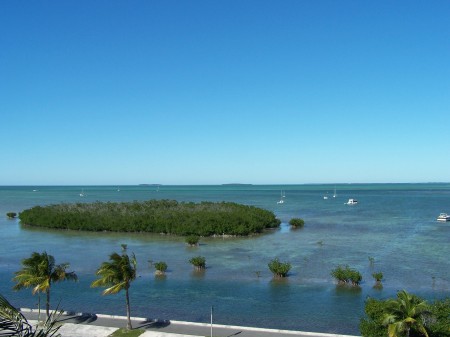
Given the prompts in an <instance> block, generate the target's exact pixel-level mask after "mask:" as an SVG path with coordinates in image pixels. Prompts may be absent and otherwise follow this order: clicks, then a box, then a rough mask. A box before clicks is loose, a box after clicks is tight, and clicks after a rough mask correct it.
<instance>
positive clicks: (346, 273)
mask: <svg viewBox="0 0 450 337" xmlns="http://www.w3.org/2000/svg"><path fill="white" fill-rule="evenodd" d="M331 276H333V277H334V278H335V279H336V280H337V281H338V284H339V285H345V284H351V285H352V286H355V287H357V286H359V284H360V283H361V281H362V275H361V273H360V272H359V271H357V270H356V269H352V268H350V267H349V266H347V265H345V266H337V267H336V268H335V269H333V270H332V271H331Z"/></svg>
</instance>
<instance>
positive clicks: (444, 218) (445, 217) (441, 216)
mask: <svg viewBox="0 0 450 337" xmlns="http://www.w3.org/2000/svg"><path fill="white" fill-rule="evenodd" d="M436 220H437V221H450V215H448V214H447V213H441V214H439V216H438V217H437V219H436Z"/></svg>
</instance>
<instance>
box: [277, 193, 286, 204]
mask: <svg viewBox="0 0 450 337" xmlns="http://www.w3.org/2000/svg"><path fill="white" fill-rule="evenodd" d="M280 193H281V198H280V201H278V202H277V204H284V198H285V197H286V195H285V194H284V192H283V190H281V192H280Z"/></svg>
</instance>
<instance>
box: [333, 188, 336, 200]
mask: <svg viewBox="0 0 450 337" xmlns="http://www.w3.org/2000/svg"><path fill="white" fill-rule="evenodd" d="M336 196H337V194H336V187H335V188H334V193H333V198H336Z"/></svg>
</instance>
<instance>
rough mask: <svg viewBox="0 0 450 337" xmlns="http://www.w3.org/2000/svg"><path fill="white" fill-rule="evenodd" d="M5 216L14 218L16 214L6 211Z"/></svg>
mask: <svg viewBox="0 0 450 337" xmlns="http://www.w3.org/2000/svg"><path fill="white" fill-rule="evenodd" d="M6 216H7V217H8V219H14V218H15V217H16V216H17V213H15V212H8V213H6Z"/></svg>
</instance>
